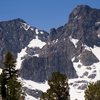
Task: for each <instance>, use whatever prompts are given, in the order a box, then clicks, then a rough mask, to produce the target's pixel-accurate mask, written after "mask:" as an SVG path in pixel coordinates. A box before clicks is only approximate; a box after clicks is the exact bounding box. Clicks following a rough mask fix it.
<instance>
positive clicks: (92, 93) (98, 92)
mask: <svg viewBox="0 0 100 100" xmlns="http://www.w3.org/2000/svg"><path fill="white" fill-rule="evenodd" d="M85 100H100V81H97V82H96V83H90V84H89V85H88V87H87V89H86V90H85Z"/></svg>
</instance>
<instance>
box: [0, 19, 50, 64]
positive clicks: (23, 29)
mask: <svg viewBox="0 0 100 100" xmlns="http://www.w3.org/2000/svg"><path fill="white" fill-rule="evenodd" d="M36 31H38V30H37V29H36V28H35V27H32V26H30V25H28V24H27V23H26V22H25V21H24V20H22V19H20V18H18V19H15V20H11V21H3V22H0V64H1V63H2V61H3V59H4V54H5V53H6V52H7V51H11V52H12V53H13V54H14V56H15V58H16V57H17V53H18V52H20V51H21V50H22V49H23V48H24V47H26V46H27V45H28V44H29V42H30V41H31V40H32V39H34V38H35V37H36V35H37V33H36ZM39 31H40V32H42V31H41V30H39ZM44 33H45V34H38V35H39V38H40V39H41V40H42V41H47V37H48V33H47V32H44Z"/></svg>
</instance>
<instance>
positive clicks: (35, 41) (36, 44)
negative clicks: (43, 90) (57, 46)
mask: <svg viewBox="0 0 100 100" xmlns="http://www.w3.org/2000/svg"><path fill="white" fill-rule="evenodd" d="M45 44H46V43H45V42H42V41H41V40H39V39H38V36H36V39H33V40H32V41H31V42H30V43H29V45H28V47H30V48H31V47H32V48H34V47H39V48H40V49H41V48H42V47H43V46H44V45H45Z"/></svg>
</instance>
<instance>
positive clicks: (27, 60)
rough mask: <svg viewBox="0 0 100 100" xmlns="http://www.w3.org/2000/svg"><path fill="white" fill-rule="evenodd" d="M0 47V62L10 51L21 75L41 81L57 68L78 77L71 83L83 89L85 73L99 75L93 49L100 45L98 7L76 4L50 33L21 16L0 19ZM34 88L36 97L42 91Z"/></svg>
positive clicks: (85, 82)
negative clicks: (5, 19) (67, 16)
mask: <svg viewBox="0 0 100 100" xmlns="http://www.w3.org/2000/svg"><path fill="white" fill-rule="evenodd" d="M0 47H1V48H0V62H2V61H3V58H4V54H5V52H6V51H8V50H9V51H11V52H13V53H14V55H15V57H16V58H17V67H19V69H20V76H21V77H22V78H24V79H27V80H32V81H35V82H44V81H45V80H48V79H50V77H51V74H52V72H54V71H59V72H61V73H63V74H66V75H67V76H68V78H69V79H71V78H81V79H82V80H81V81H79V80H78V81H75V83H70V84H71V85H72V86H73V87H77V88H78V89H84V88H86V85H87V83H88V81H87V80H85V79H84V78H85V77H87V78H88V79H94V80H96V79H97V78H96V76H98V75H97V73H98V70H96V66H98V63H100V57H99V56H98V55H97V54H96V53H95V50H97V49H96V48H99V47H100V10H98V9H94V8H91V7H89V6H87V5H79V6H77V7H76V8H75V9H74V10H73V11H72V13H71V14H70V16H69V21H68V23H67V24H65V25H64V26H61V27H59V28H57V29H55V28H52V29H51V30H50V33H49V34H48V33H47V32H45V31H42V30H38V29H37V28H35V27H32V26H29V25H28V24H27V23H26V22H25V21H23V20H22V19H16V20H11V21H5V22H0ZM95 47H96V48H95ZM98 50H99V49H98ZM83 69H84V71H82V70H83ZM90 71H91V73H90ZM26 73H27V74H26ZM78 83H80V84H82V85H78ZM24 89H25V90H26V91H28V92H27V93H28V94H30V93H31V95H32V93H33V92H34V90H31V89H28V87H25V88H24ZM29 91H30V92H29ZM36 91H37V93H38V95H36V93H35V92H34V93H33V94H35V95H36V98H38V97H39V96H40V94H41V91H38V90H36Z"/></svg>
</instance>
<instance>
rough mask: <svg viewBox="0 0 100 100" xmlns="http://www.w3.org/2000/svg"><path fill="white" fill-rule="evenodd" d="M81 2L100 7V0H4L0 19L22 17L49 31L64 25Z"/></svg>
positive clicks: (0, 10) (0, 7)
mask: <svg viewBox="0 0 100 100" xmlns="http://www.w3.org/2000/svg"><path fill="white" fill-rule="evenodd" d="M81 4H83V5H89V6H91V7H93V8H98V9H99V8H100V7H99V4H100V1H99V0H95V1H92V2H91V1H90V0H88V1H86V0H81V1H80V0H77V1H72V0H63V1H61V0H59V1H58V0H49V1H48V0H42V1H39V0H30V1H28V0H9V1H6V0H2V1H1V2H0V15H1V16H0V21H4V20H11V19H16V18H21V19H24V20H25V21H26V22H28V23H29V24H30V25H31V26H36V27H37V28H39V29H43V30H46V31H49V29H50V28H53V27H55V28H57V27H59V26H62V25H64V24H65V22H67V21H68V16H69V14H70V13H71V11H72V10H73V9H74V8H75V7H76V6H77V5H81Z"/></svg>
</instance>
